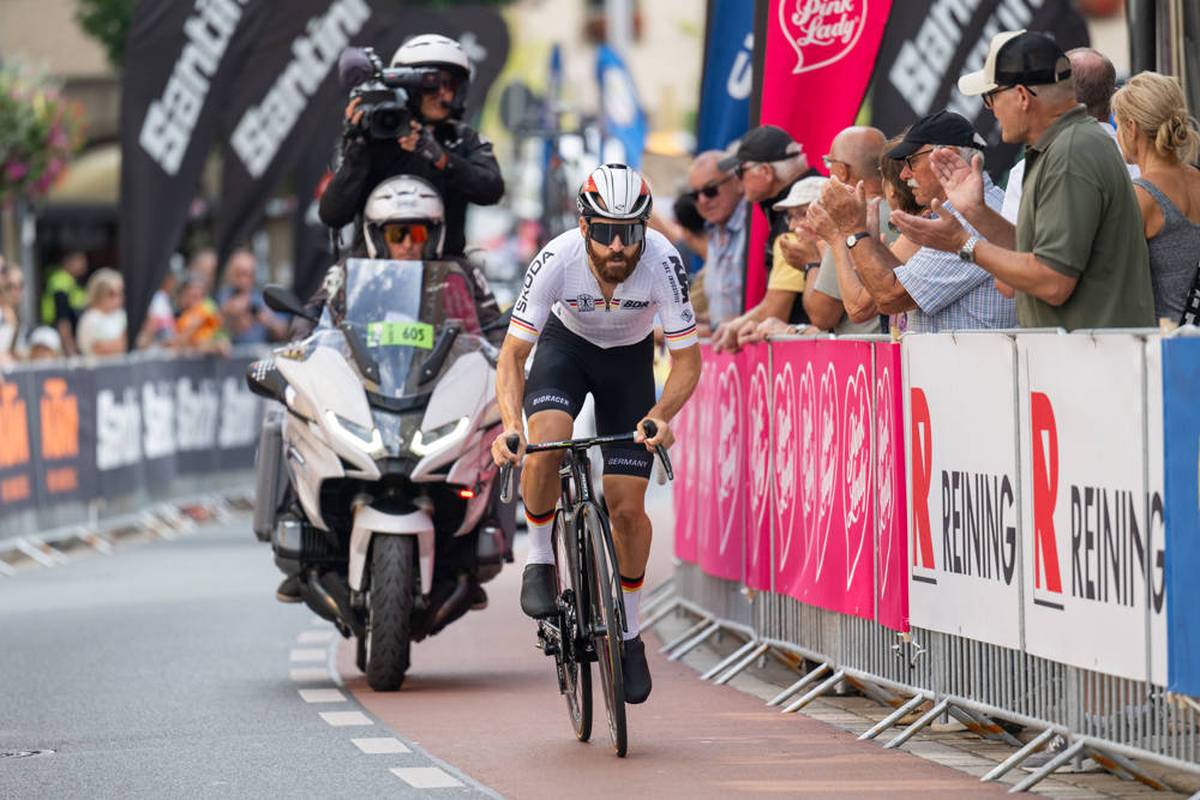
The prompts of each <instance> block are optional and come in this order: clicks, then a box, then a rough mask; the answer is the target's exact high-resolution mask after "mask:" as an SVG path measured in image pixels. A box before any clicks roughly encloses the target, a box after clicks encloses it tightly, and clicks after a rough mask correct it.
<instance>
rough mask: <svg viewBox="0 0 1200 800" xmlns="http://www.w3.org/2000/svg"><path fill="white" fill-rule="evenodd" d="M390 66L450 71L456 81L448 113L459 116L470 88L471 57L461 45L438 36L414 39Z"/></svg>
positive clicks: (430, 34) (427, 35) (405, 45)
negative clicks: (456, 85) (435, 68)
mask: <svg viewBox="0 0 1200 800" xmlns="http://www.w3.org/2000/svg"><path fill="white" fill-rule="evenodd" d="M391 66H392V68H396V67H437V68H439V69H444V70H446V71H448V72H450V73H451V74H452V75H454V76H455V77H456V78H458V81H459V83H458V87H457V88H456V89H455V91H454V102H453V103H452V104H451V106H450V111H451V113H452V114H453V115H454V116H455V117H461V116H462V113H463V109H464V108H465V107H466V104H467V94H468V91H469V90H470V88H471V58H470V56H468V55H467V51H466V50H464V49H463V46H462V45H461V44H459V43H458V42H456V41H454V40H453V39H451V38H450V37H448V36H442V35H441V34H437V33H425V34H422V35H420V36H414V37H413V38H411V39H409V40H408V41H407V42H405V43H404V44H402V45H400V47H399V48H398V49H397V50H396V52H395V53H394V54H393V55H392V64H391Z"/></svg>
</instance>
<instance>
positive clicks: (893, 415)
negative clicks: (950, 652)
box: [875, 343, 908, 631]
mask: <svg viewBox="0 0 1200 800" xmlns="http://www.w3.org/2000/svg"><path fill="white" fill-rule="evenodd" d="M904 456H905V451H904V392H903V384H902V382H901V380H900V345H899V344H891V343H879V344H876V345H875V497H876V501H875V512H876V516H875V531H876V534H875V535H876V538H875V548H876V550H875V552H876V553H877V554H878V557H877V558H876V577H875V606H876V609H875V610H876V617H875V619H876V621H877V622H879V624H881V625H886V626H887V627H889V628H891V629H893V630H897V631H906V630H908V577H907V575H906V572H905V570H906V568H907V561H906V557H907V551H906V549H905V545H906V539H905V537H906V529H907V528H906V522H907V520H908V512H907V508H906V502H905V501H906V497H905V495H906V483H905V474H904Z"/></svg>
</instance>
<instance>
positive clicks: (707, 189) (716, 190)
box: [684, 170, 736, 201]
mask: <svg viewBox="0 0 1200 800" xmlns="http://www.w3.org/2000/svg"><path fill="white" fill-rule="evenodd" d="M735 172H736V170H735ZM733 177H734V173H733V172H731V173H729V174H728V175H726V176H725V177H724V178H722V179H721V180H719V181H716V182H715V183H708V184H705V185H704V186H701V187H700V188H699V189H692V190H691V191H690V192H684V197H690V198H692V200H693V201H695V200H699V199H700V195H704V196H705V197H707V198H708V199H709V200H712V199H713V198H714V197H716V196H717V195H718V194H720V193H721V187H722V186H723V185H724V184H726V183H728V182H729V181H731V180H733Z"/></svg>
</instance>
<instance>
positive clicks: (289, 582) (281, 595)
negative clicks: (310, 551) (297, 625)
mask: <svg viewBox="0 0 1200 800" xmlns="http://www.w3.org/2000/svg"><path fill="white" fill-rule="evenodd" d="M275 599H276V600H278V601H279V602H281V603H299V602H300V576H299V575H288V576H287V577H286V578H284V579H283V582H282V583H280V584H279V588H278V589H276V590H275Z"/></svg>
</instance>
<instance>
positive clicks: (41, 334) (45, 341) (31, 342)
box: [26, 325, 62, 353]
mask: <svg viewBox="0 0 1200 800" xmlns="http://www.w3.org/2000/svg"><path fill="white" fill-rule="evenodd" d="M26 345H28V346H29V348H30V349H33V348H34V347H38V346H41V347H45V348H46V349H48V350H52V351H54V352H55V353H62V338H61V337H60V336H59V335H58V331H56V330H54V328H50V327H47V326H45V325H39V326H38V327H36V328H34V329H33V330H32V331H30V333H29V339H28V340H26Z"/></svg>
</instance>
